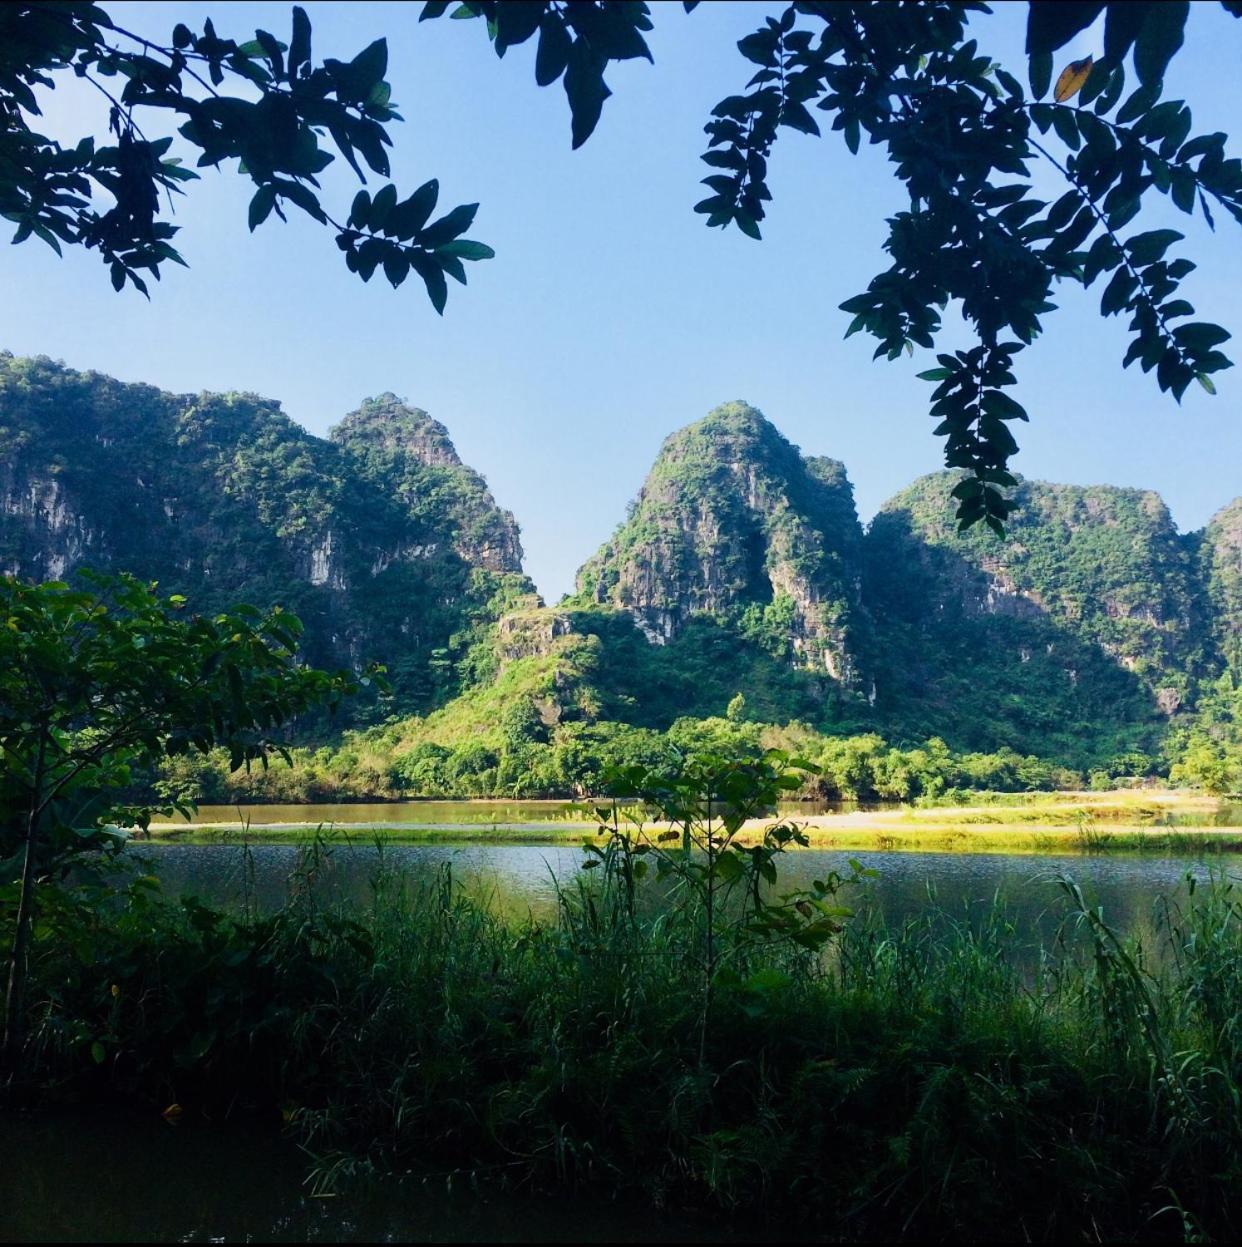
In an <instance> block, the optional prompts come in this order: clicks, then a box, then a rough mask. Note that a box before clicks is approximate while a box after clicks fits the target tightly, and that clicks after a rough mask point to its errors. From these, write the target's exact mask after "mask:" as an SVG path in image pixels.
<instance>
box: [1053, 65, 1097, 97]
mask: <svg viewBox="0 0 1242 1247" xmlns="http://www.w3.org/2000/svg"><path fill="white" fill-rule="evenodd" d="M1092 61H1093V58H1092V57H1090V56H1084V57H1083V58H1082V60H1081V61H1070V63H1069V64H1068V65H1066V67H1065V68H1064V69H1063V70H1061V76H1060V77H1059V78H1058V79H1057V85H1056V90H1055V91H1053V93H1052V98H1053V99H1054V100H1056V102H1057V103H1058V104H1064V103H1065V101H1066V100H1071V99H1073V98H1074V96H1076V95H1077V94H1078V92H1079V91H1081V90H1082V89H1083V87H1085V86H1086V85H1087V79H1088V78H1090V77H1091V65H1092Z"/></svg>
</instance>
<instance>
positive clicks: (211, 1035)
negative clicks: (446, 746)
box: [32, 852, 1242, 1241]
mask: <svg viewBox="0 0 1242 1247" xmlns="http://www.w3.org/2000/svg"><path fill="white" fill-rule="evenodd" d="M615 866H616V862H615V861H614V862H613V864H612V866H611V867H609V866H606V868H605V869H604V870H603V871H600V872H598V874H599V875H601V876H603V877H602V878H598V879H596V880H595V881H594V883H593V885H592V886H589V887H588V886H587V885H586V884H583V885H582V886H580V887H575V889H573V890H572V891H569V892H565V893H563V894H562V896H561V901H560V905H559V908H558V913H557V916H556V918H555V919H554V920H550V921H545V922H534V921H529V920H528V921H515V920H513V919H512V918H505V917H503V916H501V915H500V914H498V913H497V912H495V911H494V910H492V909H491V908H489V906H488V905H487V904H486V903H484V902H481V901H479V900H477V899H474V898H472V897H471V896H469V895H466V894H465V893H463V891H462V890H461V889H460V888H459V887H458V886H456V885H455V884H454V882H453V880H452V877H451V875H449V874H448V873H445V874H442V875H441V876H440V877H439V878H438V879H435V880H432V881H426V880H424V881H422V882H417V883H416V882H412V881H411V880H410V879H409V878H407V877H405V876H403V875H401V874H400V873H398V872H396V871H394V870H392V869H389V868H386V867H383V866H381V868H379V869H377V871H376V873H375V875H374V878H373V880H372V883H371V892H370V896H369V899H368V900H367V901H365V902H361V903H356V904H355V905H354V906H353V907H351V908H349V909H345V908H340V907H336V906H325V905H324V904H323V903H321V902H320V901H319V900H317V899H316V890H315V888H314V886H313V883H314V878H315V876H316V873H317V871H318V869H319V860H318V857H317V855H316V854H315V853H314V852H311V853H309V854H308V855H307V856H306V857H305V858H304V860H303V863H302V867H301V869H300V870H299V872H298V873H297V874H296V875H295V877H294V879H293V881H292V883H291V888H290V894H289V900H288V903H287V904H286V906H285V907H284V908H283V909H282V910H280V911H279V912H277V913H275V914H269V915H266V916H260V915H255V914H247V913H244V912H243V913H232V914H228V913H222V912H218V911H214V910H210V909H207V908H204V907H203V906H201V905H199V904H198V903H196V902H183V903H174V902H171V901H167V900H165V899H163V898H162V897H161V896H160V895H159V893H158V891H156V890H154V889H153V888H152V887H150V886H149V885H147V884H141V885H139V886H138V887H136V888H134V889H132V890H131V891H130V892H129V893H128V894H127V895H125V896H124V897H114V898H113V899H112V901H111V903H110V904H108V905H99V904H93V903H85V904H82V905H74V904H71V903H70V902H69V900H68V899H66V900H65V902H64V903H63V904H60V905H58V906H57V907H55V908H49V909H48V910H47V926H46V932H45V933H43V934H41V939H40V944H39V947H38V950H37V956H36V970H37V982H38V989H39V990H38V993H37V1010H36V1012H37V1027H36V1030H35V1032H34V1042H33V1047H32V1060H33V1062H34V1070H33V1073H34V1076H35V1084H36V1085H37V1087H38V1088H40V1089H41V1091H40V1094H41V1095H42V1096H43V1097H45V1098H50V1099H51V1100H53V1101H55V1102H57V1103H61V1104H63V1103H65V1102H67V1101H70V1102H78V1103H84V1102H100V1103H107V1104H115V1103H116V1102H117V1100H125V1101H129V1102H133V1103H136V1104H138V1105H145V1106H146V1108H147V1110H148V1111H149V1112H150V1113H151V1114H152V1115H155V1114H157V1113H159V1112H160V1111H161V1110H166V1111H169V1112H171V1113H173V1114H174V1115H180V1116H182V1117H187V1116H195V1115H202V1116H206V1117H212V1118H218V1117H220V1116H228V1115H232V1116H237V1115H245V1114H257V1115H259V1116H260V1117H261V1118H266V1119H268V1120H275V1119H277V1118H278V1117H279V1116H283V1118H284V1119H285V1121H286V1122H287V1123H288V1128H289V1130H290V1131H291V1132H292V1133H293V1134H294V1135H295V1137H296V1138H297V1139H298V1140H299V1141H300V1142H301V1143H303V1144H304V1145H305V1146H306V1147H307V1148H308V1149H309V1150H310V1152H311V1153H312V1155H313V1156H315V1157H316V1158H317V1160H316V1162H315V1168H314V1175H313V1176H314V1181H315V1183H316V1184H317V1187H318V1189H320V1190H322V1191H327V1190H341V1191H344V1192H346V1193H348V1190H349V1183H350V1181H351V1179H353V1178H356V1177H358V1176H361V1175H374V1174H384V1173H388V1172H392V1171H406V1170H411V1171H413V1173H414V1174H415V1175H420V1174H421V1175H423V1176H426V1177H428V1178H431V1179H434V1180H436V1181H442V1180H444V1178H445V1177H446V1175H447V1174H449V1173H452V1172H457V1174H458V1180H459V1181H461V1180H464V1179H466V1178H467V1177H468V1178H470V1179H477V1180H479V1181H484V1182H496V1183H501V1184H505V1185H509V1186H513V1187H519V1188H529V1187H534V1188H545V1189H556V1188H565V1187H573V1188H576V1189H578V1190H579V1191H585V1192H588V1193H589V1192H592V1191H596V1192H598V1193H599V1194H600V1196H601V1197H603V1196H605V1195H607V1194H609V1193H615V1192H617V1191H625V1192H628V1193H629V1194H630V1196H631V1197H633V1198H638V1199H645V1200H649V1201H651V1202H653V1203H655V1204H657V1205H662V1206H691V1207H698V1208H705V1209H714V1210H716V1211H717V1212H719V1213H721V1214H725V1213H728V1212H730V1211H731V1210H738V1209H751V1210H767V1211H768V1212H770V1213H771V1214H772V1215H779V1216H780V1217H782V1218H792V1219H794V1220H797V1221H800V1222H802V1223H803V1224H804V1225H805V1226H806V1227H807V1228H808V1230H809V1231H810V1232H813V1233H816V1234H823V1235H826V1236H828V1237H831V1238H840V1239H878V1240H886V1239H892V1238H908V1239H928V1238H932V1239H937V1238H949V1239H957V1240H961V1239H992V1238H1001V1239H1004V1240H1023V1241H1029V1240H1041V1241H1058V1240H1066V1239H1071V1240H1072V1239H1092V1240H1096V1239H1100V1238H1103V1239H1126V1240H1130V1239H1157V1240H1159V1239H1175V1240H1176V1239H1180V1238H1183V1237H1192V1238H1201V1237H1202V1236H1205V1235H1206V1236H1212V1237H1217V1238H1233V1237H1236V1235H1237V1232H1238V1231H1239V1230H1242V1225H1240V1224H1239V1223H1238V1209H1237V1203H1236V1198H1235V1197H1236V1190H1237V1183H1238V1181H1239V1180H1240V1179H1242V1116H1240V1114H1239V1111H1238V1104H1239V1102H1240V1100H1242V1030H1240V1028H1239V1026H1238V1017H1239V1016H1240V1015H1242V980H1240V979H1239V976H1238V973H1237V967H1238V965H1239V964H1240V962H1242V903H1240V902H1239V898H1238V896H1237V894H1236V893H1235V892H1234V891H1233V890H1232V888H1231V886H1230V885H1229V884H1228V883H1227V882H1225V881H1223V880H1218V881H1216V882H1215V883H1214V884H1212V885H1211V886H1210V887H1209V888H1207V889H1206V890H1205V889H1200V892H1199V894H1198V895H1197V896H1196V897H1194V898H1189V897H1187V896H1185V895H1182V896H1180V897H1175V898H1171V899H1170V901H1169V903H1168V904H1166V905H1164V906H1162V907H1160V908H1159V909H1158V911H1157V913H1156V915H1155V917H1154V919H1153V923H1152V925H1151V927H1150V931H1151V934H1150V935H1149V936H1148V937H1147V943H1146V944H1145V945H1143V946H1139V945H1137V944H1134V943H1128V942H1125V941H1122V940H1119V939H1118V938H1117V937H1116V936H1115V935H1114V934H1113V933H1112V932H1111V930H1109V928H1108V927H1107V926H1105V925H1104V923H1103V922H1102V921H1101V919H1100V918H1099V916H1098V915H1097V914H1096V913H1095V912H1094V911H1093V910H1092V909H1091V908H1090V907H1089V906H1087V905H1086V904H1085V903H1084V902H1083V900H1082V898H1081V896H1079V895H1077V893H1076V892H1075V890H1074V889H1073V888H1072V886H1068V885H1067V886H1065V887H1064V888H1063V889H1062V892H1061V896H1062V901H1063V904H1064V912H1065V916H1066V927H1065V933H1066V939H1065V940H1064V941H1062V942H1058V943H1057V944H1056V945H1054V946H1053V947H1050V948H1047V949H1045V950H1043V951H1042V952H1036V951H1035V950H1032V949H1031V948H1029V947H1026V946H1024V945H1023V944H1022V942H1021V940H1020V938H1019V937H1018V936H1017V935H1016V934H1015V926H1014V924H1013V923H1012V922H1011V921H1010V920H1009V919H1008V917H1007V915H1006V913H1005V911H1004V908H1003V905H1002V904H998V905H997V906H996V907H995V908H994V909H993V910H992V911H991V912H990V913H989V914H987V915H985V916H983V917H982V918H979V919H977V920H975V921H974V922H973V923H971V924H966V923H963V922H961V921H958V920H956V919H955V918H954V917H953V916H952V915H947V914H944V913H937V912H934V911H931V910H929V911H928V912H927V913H926V914H925V915H924V916H923V917H921V918H920V919H918V920H916V921H911V922H909V923H907V924H906V925H904V926H901V927H899V928H892V927H886V926H885V925H884V923H883V922H882V920H880V919H879V918H871V919H867V920H862V919H858V920H850V919H849V918H848V917H847V916H845V915H844V914H843V915H842V917H841V920H840V926H841V929H840V931H839V933H838V934H837V936H836V937H835V939H834V941H833V942H832V943H830V944H829V945H828V946H827V947H826V948H824V949H822V950H820V951H817V952H813V951H808V950H806V949H802V948H799V947H797V946H796V945H791V944H788V943H780V944H777V945H772V944H764V943H762V942H759V943H756V942H755V941H753V940H751V939H749V938H748V937H746V936H745V933H744V932H738V933H736V934H734V935H730V936H728V940H727V942H726V943H724V944H723V945H722V946H721V948H720V949H719V950H718V952H719V953H721V954H722V962H721V964H722V966H723V967H724V968H723V969H722V970H721V972H720V973H719V974H718V975H717V976H716V978H715V980H714V981H713V984H712V989H711V991H710V992H709V994H708V995H707V997H706V998H705V996H704V981H703V963H702V960H701V955H700V953H701V949H702V938H703V931H704V926H703V923H704V915H703V912H702V910H701V908H698V907H696V905H695V904H693V903H692V902H691V901H690V900H687V899H685V898H684V897H683V898H682V900H681V901H679V902H677V901H676V898H674V900H675V902H676V903H674V904H672V905H671V906H670V905H669V904H667V903H663V904H658V905H654V904H647V903H645V900H644V898H645V897H647V896H648V893H646V892H645V891H644V890H643V887H642V886H640V888H639V904H638V905H637V907H636V908H633V909H631V908H630V907H629V906H628V905H627V903H626V897H625V888H624V886H623V885H624V883H625V880H624V878H623V876H622V875H621V874H620V873H618V871H617V870H616V869H615ZM85 899H87V900H89V898H85ZM850 899H851V898H850V895H849V893H848V890H847V891H843V892H842V893H841V900H842V901H844V902H846V903H847V904H848V903H849V901H850ZM1051 899H1052V893H1051V892H1050V900H1051ZM665 900H666V901H667V898H665ZM723 939H725V936H724V935H722V940H723ZM1032 966H1033V967H1034V969H1033V970H1032V969H1031V967H1032ZM1024 967H1025V968H1024ZM170 1105H175V1106H176V1108H175V1109H169V1107H168V1106H170Z"/></svg>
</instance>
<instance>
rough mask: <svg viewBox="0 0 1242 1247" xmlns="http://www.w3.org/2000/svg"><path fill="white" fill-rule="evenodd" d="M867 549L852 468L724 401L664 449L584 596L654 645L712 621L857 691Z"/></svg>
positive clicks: (582, 586) (585, 572)
mask: <svg viewBox="0 0 1242 1247" xmlns="http://www.w3.org/2000/svg"><path fill="white" fill-rule="evenodd" d="M861 542H862V528H861V526H860V525H859V523H858V516H857V513H856V512H855V510H854V496H853V490H852V488H851V487H850V484H849V481H848V479H847V478H846V475H845V469H844V466H843V465H842V464H840V463H838V462H836V461H835V460H832V459H818V458H813V459H806V458H803V456H802V455H801V454H800V453H799V452H798V449H797V447H795V446H793V445H791V444H790V443H789V442H788V441H786V439H785V438H784V437H782V436H781V434H780V433H779V432H778V431H777V430H776V428H775V427H774V426H773V425H772V424H770V423H769V422H768V421H767V420H766V419H765V418H764V417H763V415H762V413H761V412H759V411H757V410H755V408H753V407H751V406H749V405H748V404H746V403H726V404H724V405H723V406H721V407H717V408H716V409H715V410H714V411H712V412H711V413H710V414H709V415H708V416H707V417H706V418H705V419H703V420H700V421H698V422H697V423H696V424H692V425H690V426H688V427H687V428H684V429H682V430H680V431H679V432H677V433H674V434H673V435H672V436H671V437H669V438H668V439H667V440H666V441H665V443H664V445H663V447H662V448H661V450H660V454H659V456H658V458H657V459H656V462H655V465H654V466H653V467H652V469H651V472H650V473H649V475H648V477H647V480H646V482H645V483H644V484H643V487H642V490H641V491H640V493H639V495H638V497H637V499H636V500H635V502H634V503H633V505H632V508H631V512H630V515H629V517H628V518H627V519H626V521H625V523H623V524H622V525H621V526H620V527H619V528H618V529H617V531H616V533H615V534H614V535H613V537H612V538H611V540H610V541H609V542H608V543H607V544H606V545H605V546H604V548H603V549H602V550H600V551H599V553H598V554H596V555H595V556H594V558H592V559H590V560H589V561H588V562H587V563H586V565H585V566H584V567H583V568H582V570H581V571H580V572H579V574H578V598H579V600H584V601H594V602H598V603H607V604H610V605H613V606H617V607H621V608H623V609H625V610H627V611H629V612H630V614H632V615H633V617H634V619H635V620H636V621H637V622H638V624H639V626H640V627H641V628H642V629H643V631H644V632H646V633H647V635H648V636H649V637H651V638H652V639H654V640H657V641H673V640H675V639H676V638H678V637H679V636H680V635H681V633H682V631H683V629H684V627H685V626H686V624H687V622H688V621H689V620H690V619H692V618H693V617H695V616H697V615H708V616H712V617H714V618H715V619H717V620H718V621H720V622H721V623H724V624H726V625H730V626H732V628H733V629H734V630H735V631H736V632H737V633H738V634H740V635H741V636H743V637H745V638H746V639H748V640H750V641H752V642H754V643H757V644H758V645H760V646H761V647H762V648H764V649H766V650H767V651H768V652H770V653H771V654H773V655H774V656H775V657H777V658H779V659H782V660H783V661H785V662H787V663H791V664H793V665H795V666H798V667H802V668H805V669H807V670H809V671H818V672H823V673H826V674H827V676H829V677H831V680H832V681H833V682H834V683H835V684H836V685H837V686H839V687H842V688H844V689H847V690H848V689H853V688H854V687H855V686H856V685H857V682H858V675H857V671H856V660H855V653H856V650H857V648H858V646H859V644H860V643H861V641H860V634H862V633H864V632H865V622H864V616H863V613H862V611H861V607H860V603H859V598H858V566H859V550H860V547H861ZM824 687H827V685H825V686H824Z"/></svg>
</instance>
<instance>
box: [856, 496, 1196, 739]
mask: <svg viewBox="0 0 1242 1247" xmlns="http://www.w3.org/2000/svg"><path fill="white" fill-rule="evenodd" d="M957 479H958V478H957V476H956V475H955V474H953V473H949V472H944V473H937V474H935V475H932V476H927V477H923V478H922V479H921V480H919V481H916V482H915V483H914V484H913V485H911V486H910V487H908V488H907V489H905V490H903V491H902V492H901V493H899V494H898V495H897V496H896V497H894V498H892V499H891V500H890V501H889V502H887V503H885V505H884V506H883V508H882V509H881V511H880V513H879V515H877V516H876V518H875V520H874V521H873V523H872V525H871V527H870V529H869V531H868V534H867V539H866V543H865V549H866V567H867V573H866V581H865V589H864V592H865V595H866V599H867V602H868V605H869V607H870V609H871V611H872V612H873V614H874V615H875V617H876V619H877V620H878V621H882V627H881V628H880V632H879V636H878V644H877V650H876V659H875V664H876V670H877V675H876V685H877V700H876V710H877V712H878V714H879V715H880V717H881V719H882V720H885V721H887V722H888V723H890V724H892V725H893V726H894V727H896V728H897V730H898V731H899V732H902V733H905V732H908V733H912V734H914V735H919V734H920V733H922V734H926V733H927V732H929V731H936V732H939V733H942V734H945V735H946V736H947V737H949V738H950V739H959V740H961V741H962V742H963V743H965V744H970V745H972V746H977V747H994V746H996V745H997V744H1007V745H1010V746H1012V747H1014V748H1017V749H1020V750H1023V749H1029V750H1031V751H1033V752H1039V753H1043V754H1048V755H1053V756H1080V757H1082V756H1087V755H1089V754H1092V753H1094V754H1095V755H1096V756H1097V757H1098V756H1102V755H1106V754H1108V753H1109V752H1110V751H1115V752H1121V751H1124V749H1126V748H1129V747H1141V748H1145V749H1151V748H1153V747H1154V744H1155V742H1156V741H1158V739H1159V737H1160V735H1161V733H1162V731H1163V730H1164V729H1165V728H1166V727H1167V725H1168V722H1169V721H1170V719H1171V718H1173V717H1175V716H1177V715H1179V714H1180V713H1183V712H1184V711H1185V710H1187V709H1188V707H1189V705H1190V702H1191V700H1192V695H1193V692H1194V688H1195V683H1196V680H1197V679H1198V678H1199V677H1200V676H1201V675H1202V674H1204V673H1205V671H1206V670H1207V669H1208V668H1209V667H1210V665H1211V659H1212V649H1211V645H1210V637H1209V629H1208V628H1207V627H1206V625H1205V621H1204V617H1203V616H1204V611H1205V603H1204V599H1203V591H1202V585H1201V583H1200V581H1199V578H1198V572H1197V568H1196V565H1195V561H1194V559H1193V557H1192V553H1191V545H1190V543H1188V542H1187V541H1185V540H1184V539H1183V538H1181V537H1180V536H1179V535H1178V533H1177V530H1176V529H1175V527H1174V525H1173V523H1172V520H1171V518H1170V516H1169V513H1168V509H1167V508H1166V507H1165V505H1164V503H1163V502H1162V501H1161V500H1160V498H1159V496H1158V495H1156V494H1154V493H1151V492H1150V491H1143V490H1136V489H1118V488H1114V487H1111V486H1093V487H1079V486H1070V485H1051V484H1047V483H1044V482H1037V481H1021V482H1020V483H1019V485H1018V487H1017V489H1016V490H1015V497H1016V499H1017V501H1018V503H1019V508H1018V510H1017V511H1016V512H1015V513H1014V516H1013V518H1012V521H1011V524H1010V532H1009V535H1008V537H1007V539H1006V540H1003V541H1002V540H999V539H997V538H996V537H995V536H994V535H993V534H992V533H990V532H988V531H986V530H984V529H983V528H982V526H979V527H978V528H974V529H971V530H969V531H968V532H966V533H963V534H959V533H958V532H957V529H956V524H955V523H954V520H953V504H952V499H951V498H950V491H951V490H952V488H953V486H954V485H955V483H956V481H957Z"/></svg>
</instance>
